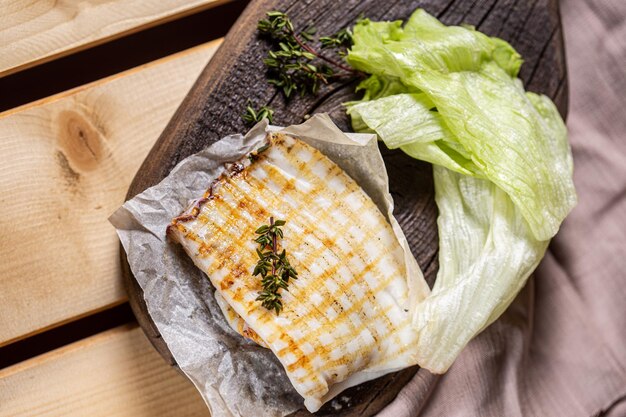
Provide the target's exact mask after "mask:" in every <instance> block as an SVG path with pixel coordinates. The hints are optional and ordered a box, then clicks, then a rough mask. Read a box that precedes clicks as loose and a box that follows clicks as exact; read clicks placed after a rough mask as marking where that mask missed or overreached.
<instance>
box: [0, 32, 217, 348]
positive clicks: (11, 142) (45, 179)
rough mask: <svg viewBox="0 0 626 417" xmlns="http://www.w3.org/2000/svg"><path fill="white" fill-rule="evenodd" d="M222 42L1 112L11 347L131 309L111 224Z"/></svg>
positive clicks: (3, 272)
mask: <svg viewBox="0 0 626 417" xmlns="http://www.w3.org/2000/svg"><path fill="white" fill-rule="evenodd" d="M220 43H221V40H217V41H214V42H209V43H207V44H204V45H201V46H198V47H195V48H192V49H190V50H187V51H183V52H181V53H178V54H175V55H172V56H170V57H166V58H164V59H161V60H158V61H154V62H152V63H149V64H146V65H143V66H141V67H138V68H134V69H132V70H129V71H126V72H124V73H120V74H116V75H114V76H112V77H108V78H106V79H103V80H99V81H97V82H94V83H91V84H89V85H85V86H81V87H79V88H76V89H73V90H70V91H67V92H64V93H61V94H57V95H55V96H52V97H49V98H46V99H43V100H39V101H37V102H34V103H31V104H28V105H25V106H22V107H20V108H19V109H14V110H11V111H8V112H5V113H2V114H0V152H1V153H2V154H3V155H4V156H5V157H6V162H5V163H3V164H2V165H1V166H0V191H1V193H0V195H2V196H4V197H0V200H1V203H2V204H0V218H1V219H2V221H1V222H0V233H1V234H2V236H3V239H2V241H0V299H1V300H2V302H1V303H0V346H3V345H6V344H8V343H11V342H13V341H16V340H20V339H23V338H24V337H26V336H28V335H33V334H36V333H39V332H41V331H43V330H46V329H49V328H52V327H56V326H58V325H60V324H63V323H67V322H69V321H72V320H75V319H77V318H80V317H84V316H85V315H88V314H92V313H93V312H97V311H100V310H102V309H105V308H108V307H111V306H114V305H117V304H119V303H122V302H124V301H126V294H125V292H124V289H123V285H122V281H121V271H120V264H119V262H120V261H119V255H118V253H119V242H118V239H117V236H116V234H115V231H114V229H113V227H112V226H111V225H110V224H109V223H108V221H107V218H108V216H109V215H110V214H111V213H112V212H113V211H114V210H115V209H116V208H117V207H118V206H119V205H121V204H122V203H123V202H124V197H125V195H126V191H127V189H128V186H129V184H130V182H131V180H132V178H133V177H134V175H135V172H136V170H137V169H138V168H139V166H140V164H141V162H142V161H143V159H144V157H145V156H146V155H147V153H148V151H149V150H150V148H151V147H152V145H153V144H154V142H155V141H156V139H157V138H158V136H159V135H160V133H161V131H162V130H163V128H164V127H165V125H166V124H167V122H168V121H169V119H170V118H171V116H172V115H173V114H174V111H175V110H176V108H177V107H178V105H179V104H180V102H181V101H182V99H183V98H184V97H185V95H186V93H187V92H188V91H189V88H190V87H191V85H192V84H193V82H194V81H195V79H196V78H197V77H198V75H199V74H200V72H201V71H202V69H203V68H204V66H205V65H206V63H207V62H208V60H209V59H210V57H211V56H212V55H213V53H214V52H215V51H216V49H217V48H218V46H219V45H220ZM24 207H28V209H29V211H28V213H24V211H23V208H24ZM16 213H24V215H20V216H16Z"/></svg>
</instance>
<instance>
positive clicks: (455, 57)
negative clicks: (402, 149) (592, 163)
mask: <svg viewBox="0 0 626 417" xmlns="http://www.w3.org/2000/svg"><path fill="white" fill-rule="evenodd" d="M390 33H392V34H393V36H391V35H390ZM354 42H355V43H354V46H353V47H352V49H351V50H350V51H349V54H348V57H347V59H348V62H349V63H350V64H351V65H352V66H354V67H355V68H357V69H360V70H363V71H366V72H369V73H372V74H374V75H376V76H378V77H396V78H397V79H398V80H399V83H400V84H404V85H407V86H410V87H411V88H413V89H417V90H418V91H421V92H423V93H422V94H423V98H420V100H419V102H423V103H432V104H433V105H434V107H436V109H437V112H438V114H439V116H440V118H442V119H443V121H444V122H443V123H439V124H440V125H441V126H442V129H444V132H445V133H446V136H445V137H442V138H441V140H443V141H444V143H443V144H444V145H447V146H449V147H451V148H452V149H453V150H454V151H455V154H454V156H455V157H456V159H457V160H456V161H455V162H456V165H458V166H455V165H454V164H453V163H450V161H448V163H445V164H444V165H445V166H448V168H450V169H454V170H455V171H457V172H461V173H464V174H468V173H469V172H472V173H474V174H476V173H478V172H480V174H481V176H484V177H486V178H488V179H490V180H491V181H493V182H494V183H496V184H497V185H498V186H500V187H501V188H502V189H503V190H505V191H506V192H507V193H508V194H509V196H510V197H511V199H512V200H513V201H514V203H515V204H516V205H517V206H518V208H519V210H520V211H521V213H522V214H523V216H524V218H525V219H526V220H527V221H528V223H529V225H530V228H531V230H532V231H533V233H534V235H535V237H536V238H537V239H540V240H545V239H549V238H551V237H552V236H554V235H555V234H556V232H557V231H558V228H559V225H560V224H561V222H562V221H563V219H564V218H565V216H566V215H567V213H569V212H570V211H571V209H572V208H573V206H574V205H575V204H576V195H575V191H574V184H573V181H572V178H571V175H567V174H568V171H567V166H568V162H567V160H566V159H564V158H563V155H562V153H560V152H559V149H560V148H559V147H560V146H562V145H559V146H553V141H552V139H553V138H549V137H547V135H548V134H549V133H550V130H549V129H546V126H545V124H546V122H545V120H544V118H543V117H542V115H541V114H540V113H539V111H538V110H537V109H536V108H535V106H534V105H533V102H532V101H531V99H530V98H529V97H528V96H527V95H526V93H525V91H524V89H523V87H522V85H521V82H520V81H519V80H517V79H515V78H513V76H514V75H516V74H517V72H518V71H519V66H520V65H521V59H520V58H519V55H518V54H517V53H516V52H515V50H514V49H513V48H512V47H511V46H510V45H509V44H508V43H506V42H504V41H503V40H500V39H497V38H490V37H488V36H486V35H484V34H482V33H480V32H477V31H475V30H472V29H469V28H466V27H458V26H457V27H447V26H444V25H443V24H441V23H440V22H438V21H437V19H435V18H433V17H432V16H430V15H428V14H427V13H426V12H424V11H423V10H418V11H416V12H415V13H414V14H413V16H411V18H410V19H409V21H408V22H407V24H406V26H405V27H404V28H399V27H398V25H397V22H392V23H386V24H385V23H381V22H377V23H374V22H369V21H363V22H360V23H359V24H357V25H356V26H355V28H354ZM365 88H366V90H367V91H370V90H369V89H367V87H365ZM388 91H389V92H393V93H394V94H393V95H389V96H387V97H386V98H384V99H385V100H386V101H385V102H384V105H385V106H386V107H387V108H393V101H394V99H392V98H391V97H394V96H397V95H398V93H397V91H398V88H397V86H396V88H394V89H392V90H388ZM377 95H378V96H380V91H378V92H377ZM371 96H373V95H372V94H370V95H369V96H367V97H365V100H371ZM395 100H397V102H398V103H402V104H404V103H405V102H406V97H402V96H399V97H397V98H396V99H395ZM376 101H378V100H376ZM352 104H353V107H354V108H356V110H352V109H351V113H353V114H355V120H362V121H363V122H365V124H367V125H369V124H368V123H367V120H366V119H367V118H369V119H372V118H373V117H375V116H373V114H374V113H375V109H371V111H362V109H359V108H358V104H357V103H352ZM371 106H376V105H375V104H371ZM381 106H382V104H381ZM413 107H415V106H413ZM422 107H425V106H422ZM418 110H420V109H416V108H408V109H407V111H409V112H413V113H414V114H413V116H410V117H409V116H407V117H404V118H403V120H405V121H407V120H409V119H415V120H417V119H420V120H422V121H423V122H422V123H419V124H418V126H419V129H420V130H425V129H427V128H428V126H427V123H426V122H425V121H426V120H430V119H429V118H427V117H426V115H424V114H423V113H424V111H421V112H420V115H419V116H418V115H417V111H418ZM398 112H399V110H397V111H396V113H398ZM550 117H552V116H550ZM559 119H560V118H559ZM378 125H379V127H378V128H376V127H373V126H369V127H370V128H371V129H373V130H376V131H377V132H378V131H379V130H381V129H382V128H383V127H380V126H381V125H380V123H379V124H378ZM356 127H357V128H362V126H358V125H357V126H356ZM389 129H394V127H393V126H390V127H389ZM406 129H409V127H406ZM406 129H405V130H406ZM431 131H432V129H431ZM431 131H429V132H430V133H432V132H431ZM382 133H383V134H382V135H381V137H382V138H383V140H385V134H386V136H389V132H382ZM448 133H451V135H449V134H448ZM400 135H404V132H401V131H398V133H397V134H396V135H394V136H393V138H392V139H391V142H390V146H396V144H397V143H399V142H398V140H399V139H398V137H399V136H400ZM450 136H452V137H453V138H454V139H450ZM559 139H560V142H562V143H567V142H566V139H565V135H563V136H562V138H559ZM409 140H410V139H409V138H407V139H404V140H403V141H402V144H403V145H408V144H409V143H419V142H422V143H423V142H427V140H416V141H415V142H409ZM455 145H460V146H455ZM440 150H441V151H443V150H442V149H441V146H438V147H437V148H434V147H433V146H432V145H417V146H413V147H412V148H410V149H409V152H411V154H412V155H413V156H416V157H422V156H423V159H425V160H429V161H431V162H433V163H441V162H443V161H442V156H443V155H442V154H441V152H440ZM443 152H444V153H445V151H443ZM450 155H452V154H450ZM459 156H462V157H464V158H466V159H468V160H469V161H471V162H472V163H473V165H470V164H469V163H468V161H465V160H458V157H459ZM452 159H453V158H452ZM459 167H461V168H459ZM476 167H477V169H476ZM463 169H465V171H463Z"/></svg>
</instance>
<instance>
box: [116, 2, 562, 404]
mask: <svg viewBox="0 0 626 417" xmlns="http://www.w3.org/2000/svg"><path fill="white" fill-rule="evenodd" d="M417 7H423V8H425V9H426V10H427V11H428V12H430V13H431V14H434V15H435V16H437V17H439V18H440V19H441V20H442V21H443V22H444V23H446V24H460V23H469V24H472V25H474V26H476V27H477V28H478V29H479V30H481V31H483V32H485V33H487V34H489V35H493V36H499V37H502V38H504V39H505V40H507V41H509V42H511V43H512V45H513V46H514V47H515V48H516V49H517V50H518V51H519V52H520V53H521V54H522V56H523V57H524V59H525V64H524V66H523V68H522V71H521V78H522V79H523V81H524V83H525V85H526V87H527V89H529V90H531V91H535V92H539V93H544V94H546V95H548V96H550V97H552V98H553V99H554V100H555V102H556V103H557V106H558V108H559V110H560V111H561V113H562V114H563V115H564V116H565V114H566V112H567V77H566V68H565V57H564V49H563V40H562V32H561V23H560V16H559V11H558V4H557V2H556V0H535V1H517V0H478V1H463V0H422V1H420V0H414V1H407V0H400V1H398V0H396V1H389V2H381V1H375V0H348V1H343V2H336V1H331V0H319V1H315V2H313V1H297V0H256V1H253V2H252V3H251V4H250V5H249V6H248V8H247V9H246V11H245V12H244V13H243V14H242V16H241V17H240V18H239V20H238V21H237V23H236V24H235V26H234V27H233V29H232V30H231V31H230V32H229V34H228V36H227V37H226V39H225V41H224V44H223V45H222V47H221V48H220V50H219V51H218V52H217V54H216V55H215V57H214V58H213V59H212V60H211V62H210V63H209V65H208V66H207V68H206V69H205V70H204V71H203V72H202V75H201V76H200V78H199V79H198V81H197V82H196V84H195V85H194V87H193V88H192V90H191V92H190V94H189V95H188V96H187V97H186V98H185V100H184V102H183V103H182V105H181V107H180V108H179V109H178V111H177V112H176V114H175V115H174V117H173V118H172V120H171V121H170V123H169V124H168V126H167V128H166V129H165V131H164V132H163V134H162V135H161V137H160V138H159V141H158V142H157V144H156V145H155V147H154V148H153V149H152V151H151V152H150V154H149V155H148V157H147V158H146V161H145V162H144V164H143V165H142V167H141V168H140V170H139V173H138V175H137V176H136V177H135V179H134V180H133V183H132V185H131V187H130V189H129V192H128V198H130V197H133V196H134V195H136V194H138V193H139V192H141V191H143V190H145V189H146V188H147V187H149V186H152V185H154V184H156V183H158V182H159V181H160V180H161V179H162V178H164V177H165V176H166V175H167V174H168V173H169V171H170V170H171V168H172V167H174V165H176V164H177V163H178V162H179V161H180V160H181V159H183V158H185V157H187V156H189V155H190V154H192V153H195V152H197V151H199V150H200V149H202V148H204V147H205V146H207V145H209V144H211V143H213V142H214V141H216V140H218V139H220V138H221V137H223V136H225V135H227V134H230V133H233V132H244V131H245V130H246V127H245V126H244V124H243V122H242V120H241V114H242V112H243V110H244V108H245V106H246V102H247V100H248V99H250V100H252V101H253V102H254V103H257V104H259V103H260V104H266V103H269V104H270V105H271V107H273V108H274V109H275V110H276V114H275V117H274V123H275V124H279V125H288V124H293V123H299V122H302V121H303V119H304V117H305V115H307V114H312V113H315V112H328V113H329V114H330V115H331V117H332V118H333V119H334V120H335V122H336V123H337V124H338V125H339V126H340V127H341V128H343V129H345V130H349V129H350V126H349V122H348V119H347V117H346V115H345V112H344V109H343V108H342V106H341V103H342V102H345V101H348V100H350V99H353V98H355V97H356V96H355V95H354V94H353V90H354V87H355V83H354V82H346V83H345V84H333V85H330V86H326V87H324V88H322V89H321V91H320V92H319V94H318V95H317V96H316V97H304V98H301V97H295V98H293V99H292V100H290V101H286V100H285V98H284V97H283V96H282V95H281V94H277V92H276V90H275V89H274V88H273V87H272V86H270V85H268V84H267V81H266V78H265V68H264V65H263V63H262V58H263V57H264V56H265V54H266V52H267V50H268V45H267V44H266V43H265V42H264V41H263V40H262V39H259V37H258V36H257V33H256V23H257V21H258V20H259V19H261V18H262V17H263V16H264V13H265V12H266V11H269V10H274V9H277V10H281V11H285V12H287V13H288V14H289V16H290V17H291V18H292V20H293V21H294V23H295V25H296V27H300V28H304V27H306V26H308V25H310V24H312V25H313V26H315V27H316V28H317V31H318V32H317V33H318V34H323V35H326V34H332V33H335V32H336V31H337V30H339V29H341V28H344V27H346V26H350V25H352V24H354V22H355V21H356V20H357V19H358V17H359V16H365V17H368V18H371V19H372V20H383V19H384V20H394V19H405V18H407V17H408V16H409V15H410V13H411V12H412V11H413V10H414V9H415V8H417ZM383 148H384V147H383ZM381 151H382V153H383V156H384V159H385V163H386V165H387V169H388V171H389V178H390V189H391V193H392V195H393V197H394V199H395V203H396V211H395V215H396V216H397V218H398V221H399V222H400V225H401V226H402V228H403V230H404V231H405V233H406V235H407V238H408V240H409V243H410V246H411V250H412V252H413V254H414V255H415V257H416V258H417V260H418V262H419V264H420V265H421V267H422V269H423V270H424V274H425V276H426V278H427V280H428V281H429V282H430V283H432V282H433V280H434V278H435V275H436V271H437V248H438V242H437V240H438V236H437V227H436V215H437V209H436V206H435V202H434V199H433V185H432V173H431V168H430V166H429V165H428V164H425V163H421V162H419V161H415V160H413V159H411V158H409V157H407V156H405V155H404V154H403V153H401V152H399V151H398V152H395V151H388V150H386V149H381ZM124 267H125V268H126V269H125V272H126V277H127V278H128V284H127V285H128V288H129V296H130V302H131V306H132V307H133V310H134V311H135V314H136V315H137V317H138V320H139V321H140V323H141V325H142V327H143V328H144V329H145V330H146V333H147V334H148V335H149V337H150V338H151V340H152V342H153V343H154V345H155V347H156V348H157V349H158V350H159V351H160V352H161V353H162V354H163V356H164V357H165V358H166V360H168V361H169V362H170V363H172V364H173V365H175V361H174V360H173V358H172V356H171V354H170V353H169V351H168V350H167V346H166V345H165V343H164V342H163V340H162V339H161V338H160V335H159V333H158V330H157V329H156V328H155V327H154V324H153V323H152V322H151V320H150V317H149V316H148V315H147V313H146V308H145V304H144V303H143V297H142V294H141V290H140V288H139V287H138V286H137V283H136V282H135V281H134V279H133V278H132V275H131V274H130V273H129V271H128V268H127V266H126V265H125V266H124ZM415 372H418V368H417V367H414V368H411V369H406V370H404V371H401V372H398V373H395V374H392V375H388V376H385V377H382V378H379V379H377V380H375V381H370V382H368V383H365V384H362V385H360V386H358V387H355V388H352V389H350V390H349V391H346V395H347V396H349V397H351V398H352V402H351V404H352V405H351V406H350V407H345V408H343V409H342V410H340V411H336V410H333V409H332V408H330V407H329V406H326V407H323V408H322V410H320V412H318V413H317V415H342V416H370V415H373V414H375V413H376V412H377V411H379V410H380V409H381V408H382V407H383V406H384V405H385V404H387V403H388V402H389V401H391V400H392V399H393V398H394V397H395V396H396V394H397V392H398V391H399V390H400V389H401V388H402V386H404V384H405V383H406V382H407V381H408V380H409V379H410V378H411V377H412V376H413V375H414V374H415ZM419 372H423V373H424V377H425V378H429V379H430V380H431V381H432V382H433V383H435V381H436V379H437V377H435V376H432V375H430V374H429V373H427V372H426V371H424V370H419ZM296 415H298V416H305V415H309V413H307V412H306V411H305V410H300V411H298V412H297V413H296Z"/></svg>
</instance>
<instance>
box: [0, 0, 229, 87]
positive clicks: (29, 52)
mask: <svg viewBox="0 0 626 417" xmlns="http://www.w3.org/2000/svg"><path fill="white" fill-rule="evenodd" d="M228 1H231V0H189V1H185V0H162V1H157V2H146V1H142V0H110V1H107V2H104V3H94V4H90V3H88V2H78V1H72V2H48V1H45V2H44V1H35V2H33V1H28V0H17V1H14V2H9V3H6V2H2V4H0V16H2V21H1V22H0V77H4V76H6V75H9V74H13V73H15V72H18V71H21V70H23V69H26V68H29V67H32V66H35V65H38V64H42V63H44V62H48V61H51V60H53V59H57V58H60V57H63V56H66V55H68V54H70V53H73V52H78V51H81V50H84V49H87V48H90V47H93V46H96V45H99V44H102V43H104V42H107V41H110V40H113V39H117V38H119V37H122V36H124V35H128V34H131V33H135V32H138V31H140V30H144V29H147V28H150V27H153V26H157V25H159V24H162V23H165V22H168V21H171V20H174V19H178V18H181V17H185V16H188V15H190V14H194V13H197V12H200V11H202V10H205V9H208V8H211V7H215V6H218V5H220V4H223V3H226V2H228Z"/></svg>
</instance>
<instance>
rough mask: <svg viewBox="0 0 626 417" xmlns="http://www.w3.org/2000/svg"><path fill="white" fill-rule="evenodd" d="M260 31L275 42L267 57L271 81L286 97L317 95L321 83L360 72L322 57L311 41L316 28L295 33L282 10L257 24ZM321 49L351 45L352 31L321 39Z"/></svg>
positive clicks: (340, 32)
mask: <svg viewBox="0 0 626 417" xmlns="http://www.w3.org/2000/svg"><path fill="white" fill-rule="evenodd" d="M258 30H259V32H260V33H261V34H262V35H263V36H266V37H268V38H269V39H270V40H272V42H273V44H274V49H272V50H270V51H269V52H268V54H267V57H266V58H265V60H264V62H265V65H266V66H267V67H268V74H269V77H268V82H269V83H270V84H273V85H275V86H276V87H277V88H279V89H281V90H282V92H283V93H284V94H285V96H286V97H287V98H289V97H291V95H292V94H293V93H294V92H299V93H300V94H301V95H302V96H304V95H305V94H316V93H317V92H318V91H319V88H320V85H321V84H329V83H330V82H331V81H334V80H336V79H339V78H343V77H350V76H357V75H359V74H360V73H359V72H358V71H356V70H354V69H353V68H351V67H350V66H348V65H347V64H345V63H342V62H339V61H337V60H335V59H334V58H331V57H329V56H327V55H323V54H321V53H320V52H319V51H317V50H315V49H314V48H313V47H312V46H311V45H310V44H309V42H311V41H313V39H314V35H315V29H314V28H312V27H309V28H306V29H304V30H303V31H301V32H299V33H298V32H296V30H295V28H294V25H293V23H292V22H291V20H290V19H289V17H288V16H287V15H286V14H285V13H283V12H279V11H271V12H268V13H267V19H262V20H260V21H259V23H258ZM320 42H321V44H322V49H329V48H338V47H347V46H349V45H351V42H352V34H351V32H350V31H349V30H343V31H339V32H338V33H337V34H335V35H333V36H330V37H322V38H320Z"/></svg>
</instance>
